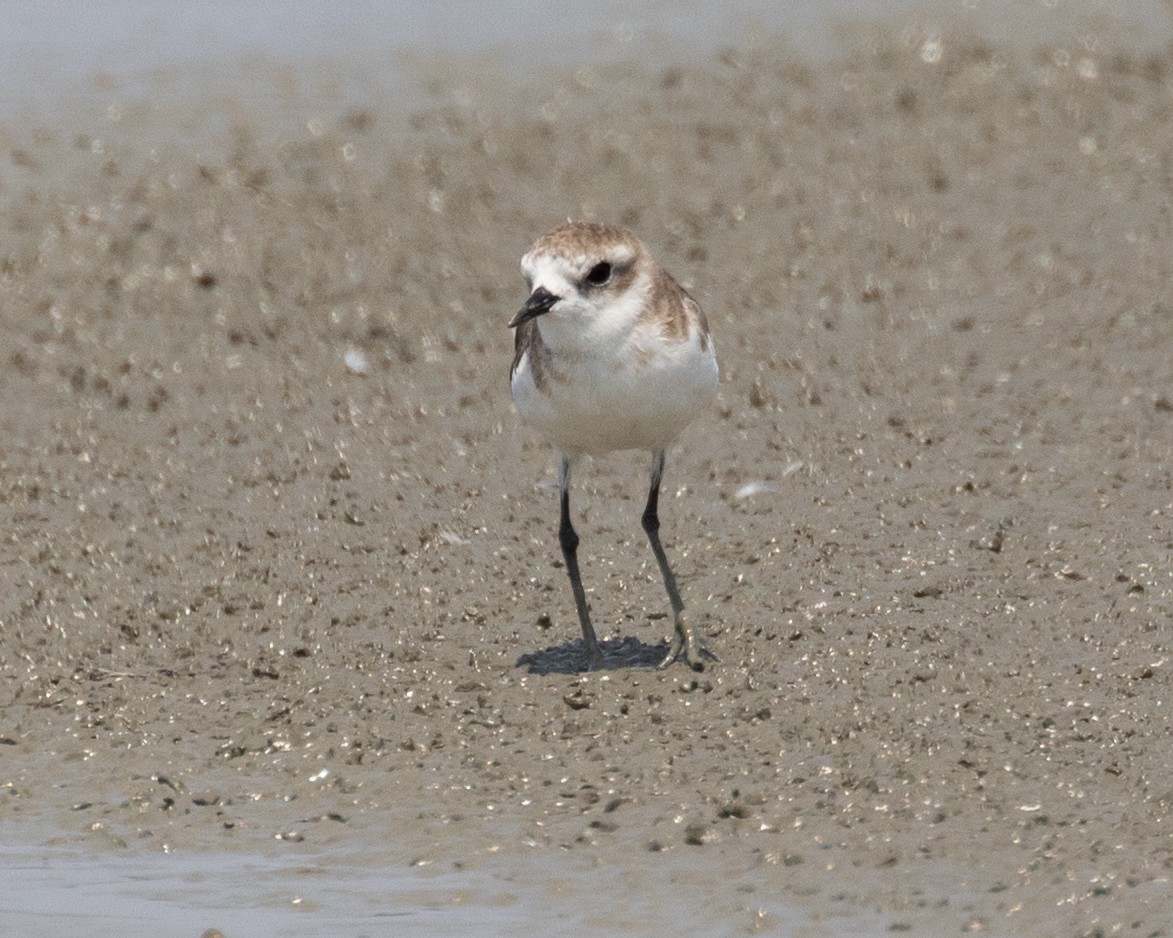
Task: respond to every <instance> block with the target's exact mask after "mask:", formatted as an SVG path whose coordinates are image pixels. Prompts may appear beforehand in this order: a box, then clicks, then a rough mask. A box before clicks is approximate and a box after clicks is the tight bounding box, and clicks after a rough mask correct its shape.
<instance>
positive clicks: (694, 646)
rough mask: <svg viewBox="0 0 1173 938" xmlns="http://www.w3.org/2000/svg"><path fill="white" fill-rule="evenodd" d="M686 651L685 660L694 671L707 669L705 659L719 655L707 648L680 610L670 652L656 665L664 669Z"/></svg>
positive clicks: (669, 647)
mask: <svg viewBox="0 0 1173 938" xmlns="http://www.w3.org/2000/svg"><path fill="white" fill-rule="evenodd" d="M681 652H684V660H685V661H687V662H688V666H689V667H690V668H692V669H693V670H694V671H703V670H704V669H705V659H706V658H708V659H711V660H713V661H716V660H717V656H716V655H714V654H713V653H712V652H711V651H709V650H708V649H707V648H705V645H704V642H702V641H701V640H700V637H699V636H698V635H697V634H696V629H694V628H693V627H692V624H691V623H689V622H687V621H686V620H685V618H684V613H683V612H679V613H677V615H676V628H675V630H674V631H673V633H672V641H671V643H670V644H669V645H668V654H666V655H665V656H664V660H663V661H661V662H660V663H659V664H658V665H656V667H657V668H658V669H659V670H661V671H662V670H663V669H664V668H666V667H668V665H670V664H672V662H674V661H675V660H676V659H677V658H679V657H680V653H681Z"/></svg>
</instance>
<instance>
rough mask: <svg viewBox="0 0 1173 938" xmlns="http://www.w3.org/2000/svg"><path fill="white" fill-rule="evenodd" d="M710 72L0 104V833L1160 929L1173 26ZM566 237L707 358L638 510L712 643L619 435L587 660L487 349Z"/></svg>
mask: <svg viewBox="0 0 1173 938" xmlns="http://www.w3.org/2000/svg"><path fill="white" fill-rule="evenodd" d="M682 63H683V64H679V65H673V66H656V67H650V66H643V65H636V64H626V65H625V64H616V65H610V66H606V67H583V68H577V69H574V70H570V71H567V72H565V73H562V74H559V75H557V76H556V77H555V81H554V83H553V84H552V85H551V86H545V87H543V88H541V90H538V88H537V86H535V85H532V84H526V83H524V82H522V81H520V80H519V81H518V82H517V83H516V85H511V84H510V81H509V79H507V78H502V77H501V75H500V73H497V72H494V73H492V74H491V75H482V73H481V69H482V68H483V66H482V65H479V64H477V63H475V62H464V61H457V62H451V63H448V64H447V65H435V64H433V65H432V66H430V69H431V72H432V75H431V77H430V79H429V80H430V82H431V92H432V98H431V101H430V103H428V104H426V105H421V104H418V103H413V104H411V105H404V104H403V103H402V102H396V101H394V100H384V99H376V98H372V99H371V100H370V101H369V102H360V103H358V104H355V102H354V101H353V100H347V101H345V102H343V101H342V99H341V98H336V99H335V98H330V97H329V96H325V97H322V98H320V99H319V98H313V97H312V96H306V97H298V96H297V93H296V92H290V95H291V96H290V97H289V98H287V99H286V101H285V104H284V107H285V108H286V111H287V112H292V113H297V114H300V115H301V116H300V119H299V120H298V121H295V122H292V123H289V124H282V123H281V122H279V121H274V120H273V119H272V115H271V114H270V113H269V112H268V111H267V110H266V105H265V104H264V102H258V101H250V100H235V99H224V98H221V97H217V98H215V99H214V100H205V101H200V100H198V99H197V100H196V101H195V102H194V103H193V105H192V107H191V108H175V107H159V106H155V105H152V103H151V102H150V100H149V99H128V100H125V101H121V103H119V105H118V106H117V107H115V106H111V107H109V108H104V109H102V110H101V111H100V112H99V111H92V110H82V111H79V113H78V116H77V118H76V120H69V121H60V122H58V123H52V122H51V123H36V122H29V123H25V124H19V125H17V124H13V125H10V126H7V127H5V128H2V129H0V142H2V143H3V150H4V151H5V154H6V155H5V159H6V161H7V163H8V165H7V166H6V167H5V168H4V169H3V171H2V173H0V178H2V180H3V185H2V188H0V200H2V203H3V211H2V213H0V226H2V228H3V246H2V248H0V336H2V340H0V348H2V351H0V401H2V406H0V520H2V529H3V530H2V531H0V626H2V628H0V779H2V781H3V784H4V788H3V791H2V793H0V831H4V830H7V831H8V832H9V834H8V835H7V836H9V837H15V836H17V832H19V833H20V836H28V832H29V831H36V832H37V838H38V840H39V842H40V843H43V844H45V845H54V844H70V845H77V844H90V845H92V846H93V849H94V850H95V851H114V852H139V853H151V852H162V851H170V852H188V853H197V852H203V851H208V852H210V851H258V850H265V851H274V850H276V851H278V852H280V854H281V855H282V856H288V857H296V856H298V855H300V854H301V853H303V852H305V853H307V854H308V853H310V852H317V853H320V852H321V851H330V850H333V851H343V852H347V855H348V856H350V857H351V860H350V861H349V862H359V861H361V862H364V863H367V864H370V865H377V864H386V865H387V866H388V867H389V868H390V867H400V868H407V867H408V866H409V865H411V864H416V865H419V864H432V865H435V866H437V867H440V868H445V869H451V868H455V867H459V868H469V869H472V868H477V867H478V866H479V867H482V868H483V867H484V866H485V865H486V864H488V863H490V862H492V863H494V864H504V865H505V868H508V864H509V863H511V862H514V861H515V860H517V862H520V860H519V859H518V858H521V857H523V856H524V857H528V858H530V860H532V857H533V856H534V855H539V856H546V857H548V862H549V863H550V864H551V870H552V871H553V870H557V869H569V868H572V867H573V868H579V869H584V868H592V867H593V868H598V867H606V868H608V869H609V870H612V871H613V875H614V885H613V890H614V894H613V895H612V896H611V900H612V902H615V901H616V900H617V901H618V902H619V905H618V906H607V907H606V908H604V909H603V910H602V911H600V912H599V914H598V916H597V917H596V918H595V919H594V921H593V924H594V926H595V927H599V928H602V929H604V930H607V929H611V930H615V929H619V928H622V927H623V926H624V924H625V919H624V916H623V913H622V912H620V911H617V909H619V908H622V903H623V899H624V896H625V895H626V893H625V890H630V891H631V893H632V896H633V901H634V894H635V892H637V891H639V890H640V884H641V883H646V882H647V881H648V877H650V876H653V875H654V873H655V871H656V870H657V869H659V870H661V871H667V870H674V872H672V873H671V876H670V878H671V879H672V881H673V882H675V883H676V884H678V885H677V886H676V887H674V889H673V890H672V891H671V892H668V891H665V893H664V894H663V895H660V896H656V895H654V894H653V895H648V894H647V893H646V892H645V893H641V894H640V896H639V902H641V903H643V904H644V905H646V904H647V903H652V904H653V906H654V905H655V904H656V903H662V904H663V906H665V907H667V906H669V905H675V906H678V907H679V906H683V907H685V908H687V909H688V920H689V921H690V922H692V923H693V924H695V925H696V926H697V927H698V928H702V929H704V930H707V931H708V932H709V933H714V934H715V933H722V932H726V931H727V932H730V933H740V932H752V931H755V930H769V929H770V928H771V927H772V926H773V925H775V924H777V923H776V922H772V921H771V919H770V916H769V915H768V914H766V913H764V912H763V903H764V897H778V896H781V897H783V898H784V899H785V900H786V901H788V902H790V903H792V904H793V905H795V906H797V907H801V908H804V909H807V910H809V912H810V913H811V914H812V915H813V916H815V917H816V918H817V919H829V918H832V917H834V916H851V915H856V914H865V913H866V914H867V915H869V916H875V917H878V920H879V921H881V922H883V923H884V924H885V926H886V927H888V928H891V929H895V930H904V931H913V932H916V933H921V934H934V935H941V934H957V933H961V932H966V931H969V932H984V933H991V934H999V935H1002V934H1005V935H1011V934H1012V935H1054V934H1065V935H1108V934H1130V935H1149V936H1152V935H1167V934H1170V933H1173V924H1171V923H1173V898H1171V895H1173V891H1171V885H1170V876H1171V875H1173V828H1171V826H1170V825H1171V822H1170V815H1171V812H1173V782H1171V781H1170V780H1171V779H1173V733H1171V724H1170V714H1169V711H1170V697H1171V691H1173V683H1171V680H1170V676H1171V671H1173V663H1171V661H1170V657H1171V654H1173V651H1171V643H1173V642H1171V621H1170V611H1171V609H1173V567H1171V565H1170V552H1171V550H1173V300H1171V298H1170V296H1171V295H1170V286H1171V284H1173V251H1171V250H1170V243H1171V238H1173V202H1171V198H1173V196H1171V193H1173V137H1171V136H1170V132H1169V128H1170V126H1173V51H1171V50H1169V49H1165V50H1157V51H1137V49H1136V47H1135V46H1134V45H1132V44H1130V43H1129V42H1127V41H1126V40H1124V39H1120V40H1118V41H1116V42H1113V41H1112V40H1111V39H1110V38H1109V39H1105V40H1104V41H1103V42H1101V43H1099V44H1094V48H1089V47H1087V46H1081V45H1080V44H1079V43H1077V42H1070V43H1066V44H1064V43H1063V42H1060V41H1056V42H1055V43H1052V44H1048V45H1036V46H1031V47H1025V46H1022V45H1017V44H1011V43H1009V42H1007V43H1000V42H997V41H991V40H988V39H979V38H976V37H974V36H972V35H970V34H968V33H966V32H965V31H963V30H957V31H956V32H953V33H950V32H946V33H943V34H928V33H918V32H917V31H916V30H915V29H904V30H901V29H892V30H890V31H888V32H887V33H884V34H882V35H879V36H869V37H868V39H867V41H866V42H864V41H861V42H859V43H858V44H857V45H856V46H855V47H853V48H851V49H850V51H848V50H845V51H844V52H843V53H842V54H841V55H838V56H836V57H835V58H833V59H830V60H826V61H818V62H812V61H808V60H806V59H804V58H803V57H802V56H800V55H798V54H796V53H795V52H794V51H793V50H792V49H791V48H789V47H788V46H787V45H786V44H785V43H784V42H782V41H775V40H771V39H768V38H763V39H760V40H758V41H757V42H755V43H753V44H749V45H746V46H744V47H738V48H734V49H730V50H728V51H726V52H723V53H722V54H720V55H717V56H714V57H711V58H709V57H706V58H703V59H701V60H697V59H696V57H693V58H691V59H689V60H688V61H687V62H683V60H682ZM279 80H280V76H278V79H277V81H278V83H279ZM109 98H110V99H111V100H112V101H118V100H119V90H118V88H117V87H114V88H111V89H110V90H109ZM567 217H573V218H582V219H592V220H600V221H607V222H612V223H617V224H623V225H628V226H630V227H632V228H634V229H635V230H637V231H638V233H639V234H640V236H641V237H642V238H643V239H644V240H645V241H646V242H647V243H648V244H649V246H650V247H651V248H652V250H653V251H654V252H655V254H656V256H657V257H658V258H659V260H660V261H661V262H662V263H663V264H664V265H665V266H666V267H667V268H668V269H669V270H670V271H672V272H673V273H674V274H675V275H676V276H677V277H678V278H679V279H680V280H681V281H682V282H683V283H684V284H685V285H686V287H687V288H688V289H689V290H690V292H692V293H693V294H694V295H695V296H696V297H697V299H698V300H699V301H700V303H701V305H702V306H703V307H704V309H705V311H706V313H707V315H708V319H709V323H710V325H711V328H712V333H713V336H714V339H715V341H716V344H717V349H718V353H719V356H720V361H721V367H722V383H721V392H720V402H719V405H718V406H717V407H716V408H715V409H714V410H713V412H712V413H711V414H710V415H709V416H707V417H706V418H703V419H702V420H700V421H698V422H697V424H695V425H694V426H693V427H692V428H690V430H689V431H688V432H687V433H686V434H685V436H684V437H683V439H682V440H681V442H680V445H679V446H678V447H677V448H676V449H675V450H674V451H673V452H672V454H671V455H670V458H669V469H668V476H667V479H666V489H665V493H664V496H663V498H662V500H661V506H660V512H661V519H662V522H663V528H662V532H661V533H662V535H663V537H664V539H665V543H666V545H667V547H668V550H669V552H670V554H671V556H672V558H673V562H674V564H675V567H676V570H677V573H678V575H679V577H680V579H681V585H682V590H683V593H684V600H685V603H686V604H687V606H688V607H689V610H690V614H691V616H692V618H693V621H694V622H695V623H696V624H697V625H698V626H699V628H700V630H701V632H702V634H703V635H704V637H705V641H706V644H707V645H708V647H709V648H710V649H711V650H712V651H713V652H714V653H715V654H716V655H717V657H718V659H719V660H717V661H714V662H711V663H710V664H709V666H708V667H707V668H706V670H705V671H704V672H703V673H700V674H695V673H693V672H692V671H690V670H689V669H688V667H687V666H685V665H684V664H683V663H680V664H677V665H676V666H674V667H671V668H668V669H666V670H663V671H657V670H654V669H652V668H651V667H650V666H649V665H650V664H651V663H653V662H654V661H656V660H657V658H658V657H659V656H660V655H661V654H662V652H663V649H664V648H665V647H666V646H665V642H666V639H667V638H668V635H669V632H670V630H671V619H670V618H669V617H668V615H667V613H668V609H667V603H666V600H665V597H664V595H663V589H662V586H661V583H660V581H659V574H658V571H657V568H656V565H655V562H654V559H653V557H652V555H651V552H650V551H649V550H648V547H647V544H646V542H645V539H644V535H643V532H642V530H641V529H640V525H639V513H640V511H641V509H642V505H643V497H644V495H645V491H644V485H645V480H646V472H647V467H648V459H649V457H647V456H645V455H644V454H640V453H630V454H617V455H613V456H610V457H607V458H604V459H599V460H596V461H594V462H593V463H587V464H584V465H583V467H582V468H581V469H580V470H579V471H578V472H577V474H576V478H575V507H576V512H577V515H576V525H577V526H578V530H579V533H580V535H581V536H582V545H581V547H580V553H579V558H580V562H581V563H582V567H583V576H584V579H585V581H586V584H587V588H588V591H589V597H590V601H591V604H592V610H593V615H594V618H595V624H596V628H597V629H598V631H599V633H600V637H601V638H604V639H605V642H604V645H605V647H606V649H607V651H608V654H609V656H610V657H611V659H612V665H613V666H611V667H608V668H607V669H606V670H603V671H596V672H591V673H581V672H580V671H579V670H578V668H579V666H580V664H581V655H580V648H579V636H578V626H577V620H576V618H575V613H574V605H573V602H572V600H571V596H570V591H569V588H568V586H567V583H566V574H565V571H564V569H562V566H561V558H560V552H559V548H558V540H557V532H556V525H557V500H556V486H555V473H556V460H557V456H556V454H555V453H554V451H553V450H552V449H551V448H550V447H548V446H547V445H546V444H544V443H543V442H542V441H541V440H540V439H539V438H538V437H537V436H536V435H535V434H534V433H533V432H532V431H530V430H527V429H526V428H525V427H524V426H522V425H521V424H520V423H519V421H518V419H517V417H516V414H515V413H514V412H513V410H512V407H511V403H510V399H509V390H508V379H507V374H508V368H509V362H510V358H511V353H512V345H511V342H512V338H511V335H510V333H509V330H508V329H507V328H506V325H505V324H506V322H507V321H508V320H509V318H510V317H511V316H512V314H513V313H514V312H516V310H517V309H518V308H519V307H520V304H521V303H522V301H523V300H524V296H525V286H524V283H523V281H522V280H521V277H520V274H519V273H518V267H517V265H518V260H519V258H520V256H521V253H522V251H523V250H524V249H525V247H526V246H527V245H528V244H529V243H530V241H531V240H532V239H533V238H534V237H535V236H536V235H537V234H539V233H541V232H542V231H544V230H546V229H547V228H549V227H551V226H552V225H554V224H557V223H559V222H561V221H563V220H565V219H566V218H567ZM535 852H536V853H535ZM355 857H358V858H359V861H356V860H355V859H354V858H355ZM527 862H529V861H527ZM673 864H675V866H673ZM552 875H553V873H552ZM568 879H570V880H571V881H573V877H568ZM556 901H557V900H556V897H552V898H551V899H550V902H551V903H552V908H556ZM209 924H213V923H211V922H210V923H209ZM230 938H231V936H230Z"/></svg>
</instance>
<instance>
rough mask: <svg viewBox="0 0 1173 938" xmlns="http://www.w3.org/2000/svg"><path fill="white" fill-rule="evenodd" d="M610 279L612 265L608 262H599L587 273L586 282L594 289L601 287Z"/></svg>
mask: <svg viewBox="0 0 1173 938" xmlns="http://www.w3.org/2000/svg"><path fill="white" fill-rule="evenodd" d="M610 279H611V265H610V264H608V263H607V262H606V261H599V263H597V264H595V266H594V267H592V268H591V269H590V270H589V271H587V275H586V280H587V283H589V284H590V285H591V286H592V287H601V286H602V285H603V284H604V283H606V282H607V281H608V280H610Z"/></svg>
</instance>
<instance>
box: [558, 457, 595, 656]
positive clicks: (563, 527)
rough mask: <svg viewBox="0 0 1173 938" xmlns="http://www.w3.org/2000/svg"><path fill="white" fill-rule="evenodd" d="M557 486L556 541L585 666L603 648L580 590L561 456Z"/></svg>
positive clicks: (567, 467) (567, 475)
mask: <svg viewBox="0 0 1173 938" xmlns="http://www.w3.org/2000/svg"><path fill="white" fill-rule="evenodd" d="M558 488H559V491H560V492H561V496H562V521H561V523H560V524H559V526H558V542H559V543H560V544H561V545H562V559H563V560H565V561H566V573H567V575H569V577H570V589H571V590H572V591H573V593H574V605H575V607H576V608H577V609H578V623H579V625H581V626H582V645H583V650H584V651H585V652H586V658H587V667H588V668H592V669H593V668H599V667H602V665H603V651H602V649H601V648H599V640H598V639H597V638H595V630H594V628H593V627H592V626H591V613H590V610H589V609H588V608H587V601H586V593H584V592H583V589H582V577H581V576H579V574H578V534H577V533H576V532H575V530H574V525H572V524H571V523H570V460H569V459H567V458H566V457H565V456H563V457H562V463H561V465H560V466H559V468H558Z"/></svg>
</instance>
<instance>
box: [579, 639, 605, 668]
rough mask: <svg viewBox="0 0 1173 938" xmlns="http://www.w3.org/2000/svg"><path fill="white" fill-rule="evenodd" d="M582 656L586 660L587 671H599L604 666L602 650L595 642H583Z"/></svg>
mask: <svg viewBox="0 0 1173 938" xmlns="http://www.w3.org/2000/svg"><path fill="white" fill-rule="evenodd" d="M582 646H583V655H584V657H585V658H586V670H587V671H601V670H602V669H603V667H604V666H605V665H606V663H607V661H606V659H605V658H604V657H603V649H602V648H600V647H599V643H598V642H597V641H584V642H583V643H582Z"/></svg>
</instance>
